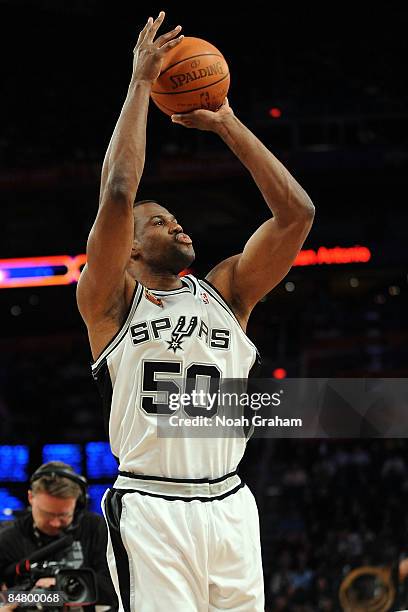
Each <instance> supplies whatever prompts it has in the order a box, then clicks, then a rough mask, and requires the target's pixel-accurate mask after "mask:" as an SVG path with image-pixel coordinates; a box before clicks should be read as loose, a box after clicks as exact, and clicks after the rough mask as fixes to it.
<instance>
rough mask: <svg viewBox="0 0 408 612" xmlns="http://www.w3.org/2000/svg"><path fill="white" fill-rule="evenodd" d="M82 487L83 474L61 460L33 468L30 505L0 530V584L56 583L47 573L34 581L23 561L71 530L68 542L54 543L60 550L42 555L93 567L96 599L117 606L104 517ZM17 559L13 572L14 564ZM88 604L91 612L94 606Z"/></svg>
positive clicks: (65, 564) (72, 565)
mask: <svg viewBox="0 0 408 612" xmlns="http://www.w3.org/2000/svg"><path fill="white" fill-rule="evenodd" d="M86 491H87V483H86V480H85V478H84V477H83V476H80V475H79V474H76V473H75V472H74V470H73V469H72V467H71V466H70V465H68V464H66V463H62V462H61V461H52V462H49V463H46V464H44V465H42V466H41V467H40V468H39V469H38V470H36V472H34V474H33V475H32V477H31V479H30V490H29V491H28V501H29V503H30V506H31V507H30V508H29V509H28V510H27V512H25V513H24V514H22V515H21V516H19V517H18V518H17V519H16V520H15V521H14V522H13V523H12V524H11V525H9V526H8V527H6V528H4V529H2V530H1V531H0V583H5V584H6V585H7V587H8V588H11V587H13V588H14V587H16V588H19V587H20V585H21V584H22V582H23V581H24V577H25V580H26V583H27V580H29V579H30V578H31V583H32V584H31V586H36V587H42V588H46V589H47V588H49V587H52V586H53V585H55V582H56V580H55V578H54V577H52V572H50V573H48V574H47V572H45V573H44V575H43V576H42V577H40V578H38V579H37V580H33V578H32V574H30V570H29V569H28V570H27V566H28V565H29V564H27V563H25V560H26V559H31V557H32V555H33V554H35V553H37V556H38V553H39V551H41V549H43V548H44V547H46V546H48V545H50V544H53V543H57V542H58V540H61V541H62V538H64V537H65V536H68V535H71V536H72V539H69V538H68V546H65V547H64V548H62V549H61V547H59V548H60V550H55V552H53V553H52V554H51V555H50V557H47V558H46V559H41V560H42V561H46V562H47V563H49V562H58V564H59V566H60V567H62V568H70V569H76V570H78V569H80V568H90V569H92V570H93V571H94V572H95V576H96V585H97V602H96V604H97V605H104V606H110V607H111V608H113V609H114V610H116V609H117V598H116V595H115V591H114V587H113V584H112V581H111V578H110V575H109V571H108V567H107V563H106V545H107V532H106V526H105V522H104V519H103V518H102V517H101V516H99V515H98V514H95V513H93V512H89V511H87V510H86ZM54 548H58V546H56V547H54ZM40 554H41V553H40ZM19 562H20V566H19V568H18V573H19V576H17V573H16V571H15V565H17V564H18V563H19ZM24 575H25V576H24ZM80 605H81V604H80ZM87 609H88V610H90V611H92V609H93V607H92V606H88V607H87Z"/></svg>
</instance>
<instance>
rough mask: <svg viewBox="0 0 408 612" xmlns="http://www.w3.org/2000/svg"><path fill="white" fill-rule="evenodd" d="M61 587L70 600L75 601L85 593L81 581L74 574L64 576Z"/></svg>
mask: <svg viewBox="0 0 408 612" xmlns="http://www.w3.org/2000/svg"><path fill="white" fill-rule="evenodd" d="M61 588H62V590H63V591H64V592H65V593H66V594H67V595H68V597H69V599H70V600H71V601H77V600H79V599H81V598H82V597H83V596H84V594H85V586H84V584H83V582H82V581H81V580H79V579H78V578H76V577H74V576H66V577H64V580H63V581H62V582H61Z"/></svg>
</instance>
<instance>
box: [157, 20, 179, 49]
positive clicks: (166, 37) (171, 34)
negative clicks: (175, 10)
mask: <svg viewBox="0 0 408 612" xmlns="http://www.w3.org/2000/svg"><path fill="white" fill-rule="evenodd" d="M180 30H181V25H178V26H176V27H175V28H174V29H173V30H171V31H170V32H167V33H166V34H162V35H161V36H159V38H157V39H156V41H155V43H156V44H157V46H158V47H159V48H160V47H162V46H163V45H164V43H166V42H168V41H169V40H171V39H172V38H174V37H175V36H177V34H178V33H179V32H180Z"/></svg>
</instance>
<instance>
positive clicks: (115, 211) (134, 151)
mask: <svg viewBox="0 0 408 612" xmlns="http://www.w3.org/2000/svg"><path fill="white" fill-rule="evenodd" d="M163 19H164V13H163V12H161V13H160V14H159V16H158V17H157V19H156V20H155V21H153V19H152V18H151V17H149V19H148V21H147V23H146V25H145V27H144V28H143V30H142V31H141V32H140V34H139V38H138V40H137V44H136V47H135V49H134V61H133V71H132V78H131V81H130V84H129V88H128V93H127V96H126V100H125V102H124V105H123V107H122V111H121V113H120V116H119V119H118V122H117V124H116V127H115V130H114V132H113V135H112V138H111V141H110V143H109V146H108V149H107V151H106V155H105V159H104V162H103V168H102V176H101V188H100V198H99V209H98V214H97V216H96V219H95V222H94V224H93V227H92V229H91V232H90V234H89V239H88V245H87V265H86V266H85V268H84V270H83V272H82V274H81V277H80V281H79V283H78V292H77V298H78V306H79V309H80V312H81V314H82V316H83V318H84V319H85V321H86V323H87V324H88V327H89V325H90V324H91V325H92V324H95V323H96V324H98V323H99V322H101V321H103V320H104V318H106V317H109V316H110V313H112V311H115V312H116V313H118V312H119V313H120V312H123V311H124V309H126V307H127V304H126V302H128V301H129V294H130V292H129V287H127V285H128V284H131V283H133V285H134V284H135V281H134V280H133V279H131V278H130V276H129V275H128V274H127V272H126V269H127V266H128V264H129V260H130V257H131V252H132V245H133V240H134V219H133V203H134V200H135V196H136V192H137V189H138V186H139V182H140V179H141V176H142V172H143V167H144V161H145V149H146V121H147V111H148V105H149V96H150V91H151V87H152V83H153V82H154V81H155V80H156V79H157V77H158V75H159V73H160V68H161V65H162V61H163V57H164V55H165V53H166V52H167V51H168V50H169V49H171V48H173V47H174V46H175V45H177V44H178V43H179V42H180V41H181V39H182V37H180V36H179V37H177V36H178V34H179V32H180V29H181V27H180V26H177V27H176V28H175V29H174V30H172V31H170V32H168V33H166V34H163V35H161V36H159V37H157V38H156V34H157V31H158V29H159V27H160V25H161V24H162V22H163ZM176 37H177V38H176Z"/></svg>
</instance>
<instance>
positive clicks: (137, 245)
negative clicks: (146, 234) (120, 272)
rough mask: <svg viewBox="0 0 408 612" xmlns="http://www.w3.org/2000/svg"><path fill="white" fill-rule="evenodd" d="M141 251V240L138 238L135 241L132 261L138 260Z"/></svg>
mask: <svg viewBox="0 0 408 612" xmlns="http://www.w3.org/2000/svg"><path fill="white" fill-rule="evenodd" d="M140 249H141V244H140V242H139V240H138V239H137V238H135V239H134V240H133V245H132V252H131V255H130V256H131V258H132V259H138V257H139V255H140Z"/></svg>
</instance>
